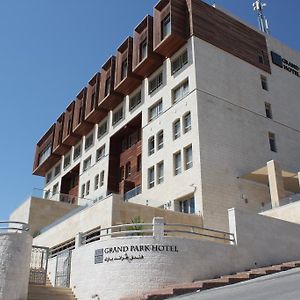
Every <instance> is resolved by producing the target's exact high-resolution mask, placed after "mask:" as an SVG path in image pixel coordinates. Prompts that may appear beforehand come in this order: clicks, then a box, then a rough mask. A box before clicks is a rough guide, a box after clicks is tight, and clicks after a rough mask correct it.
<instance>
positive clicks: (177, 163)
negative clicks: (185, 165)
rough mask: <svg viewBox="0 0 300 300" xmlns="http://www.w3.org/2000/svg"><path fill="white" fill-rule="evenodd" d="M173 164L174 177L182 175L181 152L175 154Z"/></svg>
mask: <svg viewBox="0 0 300 300" xmlns="http://www.w3.org/2000/svg"><path fill="white" fill-rule="evenodd" d="M173 163H174V175H175V176H176V175H178V174H180V173H181V152H180V151H178V152H177V153H175V154H173Z"/></svg>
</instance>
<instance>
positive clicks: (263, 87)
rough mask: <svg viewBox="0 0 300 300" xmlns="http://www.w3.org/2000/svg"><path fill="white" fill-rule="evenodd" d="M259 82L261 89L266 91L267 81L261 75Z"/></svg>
mask: <svg viewBox="0 0 300 300" xmlns="http://www.w3.org/2000/svg"><path fill="white" fill-rule="evenodd" d="M260 80H261V87H262V89H263V90H266V91H268V90H269V89H268V80H267V77H266V76H263V75H261V76H260Z"/></svg>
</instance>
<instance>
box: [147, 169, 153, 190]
mask: <svg viewBox="0 0 300 300" xmlns="http://www.w3.org/2000/svg"><path fill="white" fill-rule="evenodd" d="M153 187H154V167H151V168H149V169H148V188H149V189H151V188H153Z"/></svg>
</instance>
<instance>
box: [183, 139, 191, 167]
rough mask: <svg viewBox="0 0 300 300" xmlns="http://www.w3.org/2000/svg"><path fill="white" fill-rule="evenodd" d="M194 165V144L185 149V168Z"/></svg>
mask: <svg viewBox="0 0 300 300" xmlns="http://www.w3.org/2000/svg"><path fill="white" fill-rule="evenodd" d="M192 166H193V149H192V145H190V146H188V147H186V148H185V149H184V168H185V170H188V169H190V168H191V167H192Z"/></svg>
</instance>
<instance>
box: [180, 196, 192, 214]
mask: <svg viewBox="0 0 300 300" xmlns="http://www.w3.org/2000/svg"><path fill="white" fill-rule="evenodd" d="M179 210H180V212H182V213H186V214H194V213H195V199H194V197H192V198H189V199H186V200H182V201H179Z"/></svg>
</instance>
